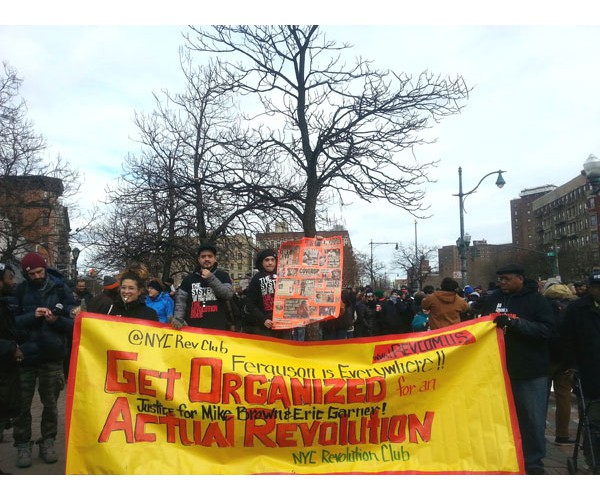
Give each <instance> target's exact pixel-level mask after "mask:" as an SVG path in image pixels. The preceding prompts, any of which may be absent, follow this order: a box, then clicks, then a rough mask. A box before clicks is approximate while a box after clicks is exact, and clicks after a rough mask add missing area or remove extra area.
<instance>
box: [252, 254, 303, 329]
mask: <svg viewBox="0 0 600 500" xmlns="http://www.w3.org/2000/svg"><path fill="white" fill-rule="evenodd" d="M254 267H255V268H256V269H258V273H256V274H255V275H254V276H253V277H252V279H251V280H250V284H249V285H248V290H247V292H246V301H245V302H246V308H247V310H248V314H249V316H250V318H251V320H252V323H253V325H250V326H249V327H248V330H250V333H254V334H256V335H264V336H266V337H274V338H280V339H286V340H291V338H292V330H290V329H285V330H273V304H274V302H275V282H276V280H277V252H276V251H275V250H272V249H270V248H267V249H265V250H261V251H260V252H258V254H257V256H256V261H255V263H254Z"/></svg>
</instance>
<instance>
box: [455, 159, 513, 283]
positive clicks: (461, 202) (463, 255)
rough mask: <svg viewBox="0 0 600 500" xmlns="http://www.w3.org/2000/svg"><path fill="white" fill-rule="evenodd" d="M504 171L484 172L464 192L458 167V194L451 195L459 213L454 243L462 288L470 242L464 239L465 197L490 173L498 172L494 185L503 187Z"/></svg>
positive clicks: (460, 169) (465, 280) (465, 278)
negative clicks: (468, 189) (470, 187)
mask: <svg viewBox="0 0 600 500" xmlns="http://www.w3.org/2000/svg"><path fill="white" fill-rule="evenodd" d="M504 172H506V170H494V171H493V172H489V173H487V174H485V175H484V176H483V177H482V178H481V179H479V182H478V183H477V185H476V186H475V187H474V188H473V189H471V190H470V191H468V192H466V193H464V192H463V186H462V167H458V194H455V195H453V196H458V208H459V215H460V237H459V238H458V240H456V245H457V246H458V251H459V255H460V276H461V281H462V288H464V287H465V286H466V284H467V247H468V246H469V243H470V242H471V237H470V236H469V239H468V240H466V239H465V218H464V211H465V198H466V197H467V196H469V195H470V194H473V193H474V192H475V191H477V188H478V187H479V186H480V185H481V183H482V182H483V180H484V179H486V178H487V177H489V176H490V175H494V174H498V177H497V178H496V186H498V187H499V188H503V187H504V185H505V184H506V182H505V181H504V177H502V174H503V173H504Z"/></svg>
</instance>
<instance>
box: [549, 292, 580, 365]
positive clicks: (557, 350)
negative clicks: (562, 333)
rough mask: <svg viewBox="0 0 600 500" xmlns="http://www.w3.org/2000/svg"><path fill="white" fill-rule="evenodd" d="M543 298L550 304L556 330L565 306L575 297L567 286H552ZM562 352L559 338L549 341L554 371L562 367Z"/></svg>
mask: <svg viewBox="0 0 600 500" xmlns="http://www.w3.org/2000/svg"><path fill="white" fill-rule="evenodd" d="M544 297H546V299H547V300H548V302H549V303H550V307H551V308H552V312H553V313H554V320H555V324H556V326H557V328H558V325H560V323H561V321H562V319H563V317H564V315H565V312H566V310H567V306H568V305H569V304H570V303H571V302H572V301H573V300H575V299H576V298H577V296H576V295H575V294H574V293H573V292H571V290H570V289H569V287H568V286H567V285H563V284H558V285H552V286H551V287H549V288H548V289H547V290H546V291H545V292H544ZM563 361H564V351H563V349H562V347H561V345H560V338H559V337H558V336H557V337H556V338H554V339H552V340H551V341H550V362H551V363H552V364H553V365H554V366H553V367H552V368H553V369H556V368H558V367H560V366H562V365H563Z"/></svg>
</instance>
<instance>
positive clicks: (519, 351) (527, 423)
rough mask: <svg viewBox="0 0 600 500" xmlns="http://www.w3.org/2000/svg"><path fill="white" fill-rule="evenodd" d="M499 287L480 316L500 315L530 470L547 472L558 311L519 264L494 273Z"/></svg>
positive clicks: (530, 471)
mask: <svg viewBox="0 0 600 500" xmlns="http://www.w3.org/2000/svg"><path fill="white" fill-rule="evenodd" d="M496 274H497V276H498V282H499V284H500V286H499V288H498V289H496V290H494V291H493V292H492V293H491V294H490V295H489V296H487V297H486V300H485V302H484V304H483V308H482V314H484V315H485V314H492V313H498V315H497V316H496V317H495V318H494V322H495V323H496V325H497V326H498V327H499V328H502V329H503V331H504V334H505V335H504V342H505V350H506V366H507V370H508V375H509V377H510V383H511V387H512V393H513V399H514V402H515V409H516V412H517V419H518V422H519V429H520V431H521V439H522V443H523V457H524V459H525V472H526V473H527V474H545V473H546V472H545V469H544V463H543V458H544V457H545V456H546V437H545V430H546V415H547V408H548V400H547V395H548V374H549V373H550V341H551V340H552V339H554V338H556V337H557V335H558V333H557V328H556V327H557V325H556V320H555V317H554V312H553V311H552V308H551V306H550V303H549V302H548V300H547V299H546V298H545V297H544V296H543V295H542V294H541V293H539V292H538V284H537V282H536V281H534V280H531V279H527V278H525V269H524V268H523V266H521V265H520V264H508V265H506V266H503V267H502V268H500V269H498V271H496Z"/></svg>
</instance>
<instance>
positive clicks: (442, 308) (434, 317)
mask: <svg viewBox="0 0 600 500" xmlns="http://www.w3.org/2000/svg"><path fill="white" fill-rule="evenodd" d="M421 308H422V309H424V310H427V311H429V327H430V328H431V329H432V330H435V329H437V328H443V327H445V326H450V325H454V324H456V323H460V315H461V313H465V312H467V311H468V310H469V305H468V304H467V303H466V302H465V300H464V299H463V298H462V297H460V296H459V295H458V294H457V293H456V292H450V291H445V290H438V291H437V292H434V293H432V294H431V295H428V296H427V297H425V298H424V299H423V301H422V302H421Z"/></svg>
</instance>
